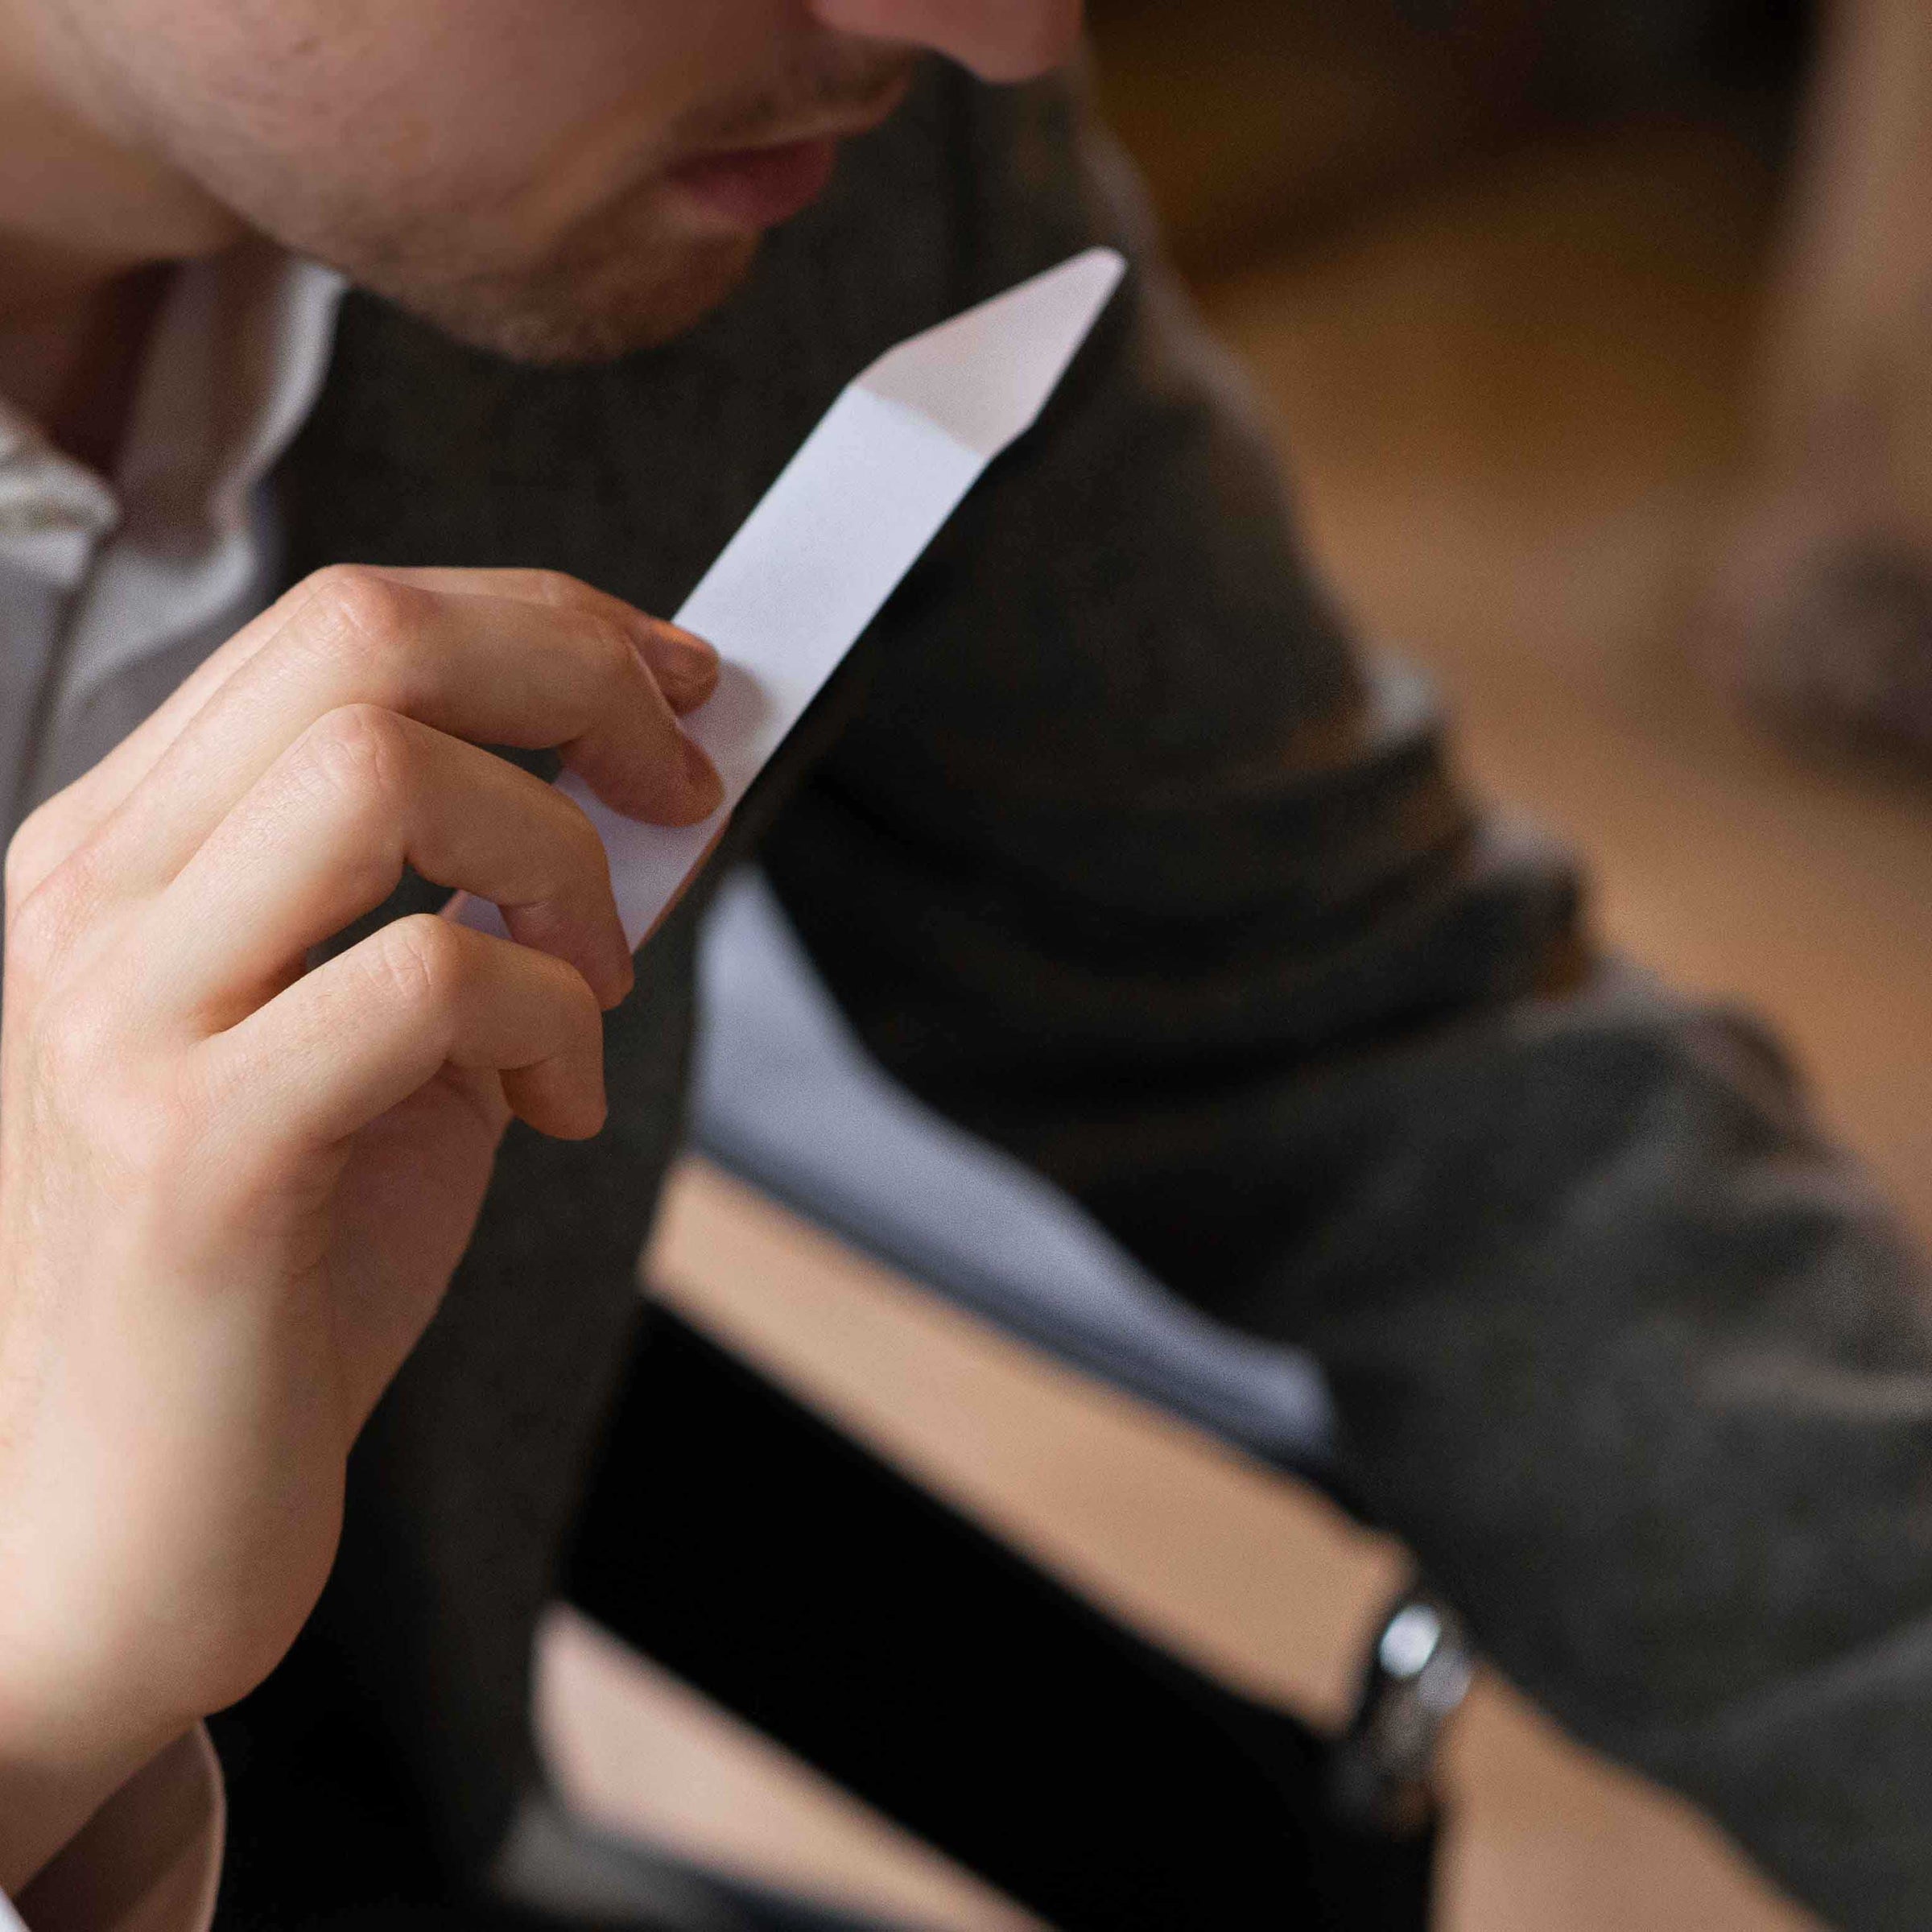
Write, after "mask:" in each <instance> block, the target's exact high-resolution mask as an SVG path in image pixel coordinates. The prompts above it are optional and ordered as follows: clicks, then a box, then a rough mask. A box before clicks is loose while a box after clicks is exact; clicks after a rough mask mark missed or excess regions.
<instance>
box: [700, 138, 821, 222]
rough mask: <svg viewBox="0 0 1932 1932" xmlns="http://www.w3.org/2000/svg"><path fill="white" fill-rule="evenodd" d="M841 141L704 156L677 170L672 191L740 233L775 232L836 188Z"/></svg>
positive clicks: (791, 143)
mask: <svg viewBox="0 0 1932 1932" xmlns="http://www.w3.org/2000/svg"><path fill="white" fill-rule="evenodd" d="M838 164H839V143H838V142H837V141H836V139H834V138H832V137H831V136H829V135H824V136H821V137H819V138H818V139H816V140H812V141H786V142H781V143H780V144H779V145H778V146H777V147H741V148H738V149H737V150H735V151H726V152H725V153H723V154H716V155H700V156H698V158H697V159H696V160H693V161H687V162H686V163H684V164H683V166H682V167H675V168H673V169H672V170H671V173H670V174H669V175H668V176H667V180H668V181H669V182H670V184H671V187H672V188H675V189H676V190H678V191H679V192H680V193H681V194H682V195H683V196H684V198H685V199H686V200H689V201H692V202H695V203H696V204H697V205H698V206H699V207H700V208H702V209H703V210H704V212H705V213H707V214H708V215H710V216H711V217H712V219H713V220H714V221H722V222H723V223H724V224H725V225H726V226H727V227H730V228H738V229H766V228H775V227H776V226H777V225H778V224H779V223H780V222H781V221H790V220H791V218H792V217H793V216H795V215H799V214H803V213H804V211H805V210H806V209H807V208H810V207H811V204H812V203H813V202H815V200H818V198H819V196H821V195H822V194H824V192H825V190H826V189H827V188H828V187H830V186H831V184H832V175H833V172H834V171H835V170H836V168H837V167H838Z"/></svg>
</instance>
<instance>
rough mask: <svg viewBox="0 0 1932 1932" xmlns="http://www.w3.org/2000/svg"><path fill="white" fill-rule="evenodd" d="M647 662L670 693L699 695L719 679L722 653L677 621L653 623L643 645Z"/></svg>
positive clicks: (682, 695)
mask: <svg viewBox="0 0 1932 1932" xmlns="http://www.w3.org/2000/svg"><path fill="white" fill-rule="evenodd" d="M640 648H641V650H642V654H643V658H644V662H645V663H646V666H648V667H649V668H650V671H651V673H652V675H654V676H655V677H656V679H658V683H660V684H662V685H663V686H664V687H665V689H666V692H667V696H673V697H685V696H697V695H698V694H700V692H706V691H709V690H710V689H711V687H712V685H713V684H715V683H716V682H717V678H718V654H717V653H716V651H715V650H712V647H711V646H710V645H708V644H707V643H706V642H704V639H703V638H696V637H693V636H692V635H691V633H690V632H689V631H687V630H679V628H678V627H677V625H675V624H663V623H658V624H653V625H649V626H648V627H647V628H646V633H645V635H644V638H643V642H642V645H641V647H640Z"/></svg>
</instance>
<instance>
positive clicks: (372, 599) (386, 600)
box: [308, 564, 425, 667]
mask: <svg viewBox="0 0 1932 1932" xmlns="http://www.w3.org/2000/svg"><path fill="white" fill-rule="evenodd" d="M308 586H309V600H310V609H312V611H313V612H314V613H316V616H317V617H319V618H320V623H321V626H322V632H323V636H324V641H325V642H326V643H327V644H328V646H329V648H330V649H331V650H332V651H334V652H337V653H342V654H350V655H353V656H354V657H355V658H358V659H359V660H361V662H362V663H365V664H369V665H372V666H375V667H382V666H386V665H387V664H388V663H390V662H391V661H393V659H394V658H395V656H396V655H397V654H398V652H399V651H400V650H402V649H403V646H405V644H406V642H407V638H408V634H409V631H410V629H411V625H412V622H413V621H414V620H415V618H416V617H417V616H418V615H419V613H420V610H421V608H422V602H423V597H424V594H425V593H424V592H421V591H419V590H417V589H416V588H414V587H413V586H412V585H410V584H398V583H397V582H395V581H394V580H393V579H392V578H389V577H385V576H382V575H381V574H380V573H379V572H376V571H374V570H371V569H369V568H367V567H366V566H365V565H362V564H331V565H330V566H329V567H328V568H327V569H326V570H322V571H318V572H316V575H315V576H312V577H311V578H310V579H309V580H308Z"/></svg>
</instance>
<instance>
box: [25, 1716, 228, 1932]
mask: <svg viewBox="0 0 1932 1932" xmlns="http://www.w3.org/2000/svg"><path fill="white" fill-rule="evenodd" d="M226 1825H227V1810H226V1806H225V1802H224V1799H223V1797H222V1790H221V1763H220V1761H219V1760H218V1759H217V1757H216V1756H215V1748H214V1746H213V1744H210V1743H209V1742H208V1733H207V1732H205V1731H204V1730H203V1729H202V1728H200V1726H199V1725H197V1726H196V1728H194V1729H193V1730H192V1731H191V1732H188V1735H187V1736H184V1737H182V1738H180V1739H179V1740H177V1741H176V1742H175V1743H174V1744H171V1745H170V1746H169V1747H168V1748H167V1750H165V1751H163V1752H162V1753H161V1755H160V1756H159V1757H157V1758H156V1759H155V1761H153V1762H152V1763H151V1765H148V1766H147V1769H145V1770H144V1771H142V1772H141V1773H139V1774H138V1776H136V1777H133V1778H130V1780H129V1781H128V1782H127V1783H126V1784H125V1785H122V1787H121V1789H120V1790H118V1791H117V1792H116V1793H115V1794H114V1796H113V1797H112V1798H109V1800H108V1801H107V1802H106V1803H105V1805H103V1806H101V1809H100V1810H98V1811H97V1812H96V1813H95V1814H94V1815H93V1818H90V1819H89V1821H88V1823H87V1824H86V1826H85V1828H84V1829H83V1830H82V1831H81V1835H79V1837H77V1838H76V1839H74V1840H73V1842H72V1843H71V1844H69V1845H68V1847H67V1848H66V1849H65V1850H64V1851H63V1852H61V1854H60V1856H59V1857H58V1858H56V1860H54V1862H53V1863H52V1864H51V1865H49V1866H48V1867H47V1869H46V1870H45V1871H44V1872H42V1873H41V1874H40V1875H39V1877H38V1878H36V1879H35V1880H34V1882H33V1883H32V1884H31V1885H29V1886H28V1887H27V1889H26V1890H25V1891H24V1892H23V1893H21V1895H20V1897H19V1899H18V1900H17V1901H14V1905H11V1906H10V1905H8V1903H7V1901H6V1898H5V1897H4V1896H3V1895H0V1932H17V1929H18V1928H19V1927H20V1926H21V1925H22V1924H23V1922H24V1926H25V1929H26V1932H208V1925H209V1922H210V1921H211V1920H212V1919H213V1918H214V1915H215V1893H216V1890H217V1887H218V1886H219V1885H220V1883H221V1852H222V1841H223V1838H224V1835H225V1828H226Z"/></svg>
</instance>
